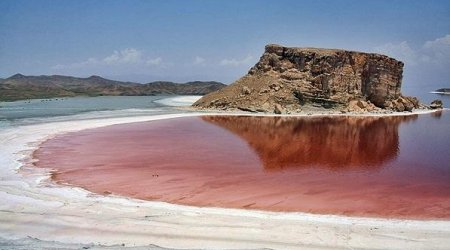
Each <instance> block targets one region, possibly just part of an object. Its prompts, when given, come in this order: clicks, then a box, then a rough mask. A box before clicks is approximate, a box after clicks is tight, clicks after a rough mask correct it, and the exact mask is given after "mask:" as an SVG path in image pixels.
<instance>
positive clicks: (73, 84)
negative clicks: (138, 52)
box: [0, 74, 226, 101]
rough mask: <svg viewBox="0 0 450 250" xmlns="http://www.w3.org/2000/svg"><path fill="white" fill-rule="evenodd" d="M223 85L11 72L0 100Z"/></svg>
mask: <svg viewBox="0 0 450 250" xmlns="http://www.w3.org/2000/svg"><path fill="white" fill-rule="evenodd" d="M225 86H226V85H225V84H223V83H219V82H200V81H196V82H187V83H173V82H162V81H159V82H151V83H147V84H140V83H134V82H121V81H114V80H109V79H105V78H102V77H100V76H91V77H87V78H79V77H72V76H60V75H52V76H46V75H43V76H24V75H21V74H16V75H13V76H11V77H9V78H6V79H1V80H0V101H15V100H22V99H36V98H52V97H66V96H80V95H84V96H102V95H104V96H145V95H157V94H174V95H205V94H208V93H210V92H213V91H216V90H219V89H221V88H223V87H225Z"/></svg>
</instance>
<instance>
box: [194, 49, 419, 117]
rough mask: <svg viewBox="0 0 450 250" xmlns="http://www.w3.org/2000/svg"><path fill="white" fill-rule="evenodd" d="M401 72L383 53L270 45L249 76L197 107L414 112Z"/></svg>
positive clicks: (414, 104) (415, 104) (416, 104)
mask: <svg viewBox="0 0 450 250" xmlns="http://www.w3.org/2000/svg"><path fill="white" fill-rule="evenodd" d="M402 73H403V63H402V62H400V61H398V60H395V59H393V58H390V57H388V56H384V55H380V54H373V53H362V52H355V51H346V50H338V49H317V48H288V47H283V46H280V45H273V44H271V45H267V46H266V47H265V52H264V54H263V55H262V56H261V58H260V60H259V62H258V63H257V64H256V65H255V66H253V67H252V68H251V69H250V71H249V72H248V74H247V75H245V76H244V77H242V78H241V79H239V80H237V81H236V82H234V83H233V84H231V85H229V86H228V87H226V88H223V89H221V90H219V91H216V92H213V93H210V94H208V95H206V96H204V97H203V98H201V99H200V100H199V101H197V102H196V103H194V105H193V106H194V107H197V108H203V109H221V110H233V109H240V110H246V111H255V112H256V111H260V112H275V113H283V112H299V111H301V110H302V109H304V108H306V107H314V108H323V109H336V110H341V111H345V110H346V111H376V110H382V109H391V110H394V111H405V110H407V111H411V110H412V109H414V108H418V107H419V101H418V100H417V99H416V98H412V97H403V96H402V94H401V92H400V89H401V84H402Z"/></svg>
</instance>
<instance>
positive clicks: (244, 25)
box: [0, 0, 450, 89]
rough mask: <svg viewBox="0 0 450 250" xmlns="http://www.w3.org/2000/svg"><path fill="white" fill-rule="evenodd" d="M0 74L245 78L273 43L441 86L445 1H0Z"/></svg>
mask: <svg viewBox="0 0 450 250" xmlns="http://www.w3.org/2000/svg"><path fill="white" fill-rule="evenodd" d="M0 10H1V14H0V77H1V78H6V77H9V76H11V75H13V74H15V73H22V74H25V75H44V74H45V75H52V74H63V75H73V76H81V77H87V76H90V75H100V76H103V77H106V78H111V79H116V80H126V81H137V82H143V83H144V82H150V81H155V80H170V81H177V82H186V81H192V80H216V81H221V82H224V83H231V82H233V81H234V80H236V79H238V78H239V77H241V76H243V75H244V74H246V73H247V72H248V70H249V68H250V67H251V66H253V65H254V64H255V63H256V62H257V61H258V59H259V57H260V56H261V54H262V53H263V51H264V46H265V45H266V44H269V43H277V44H281V45H286V46H294V47H323V48H341V49H349V50H358V51H364V52H377V53H383V54H387V55H389V56H392V57H394V58H396V59H399V60H402V61H403V62H405V71H404V81H403V82H404V83H403V85H404V86H405V85H407V86H408V87H409V88H411V89H412V88H432V87H434V86H444V85H445V86H447V87H450V80H449V79H450V1H433V0H427V1H414V0H402V1H399V0H391V1H383V0H378V1H376V0H371V1H369V0H367V1H364V0H355V1H353V0H341V1H338V0H334V1H332V0H328V1H327V0H325V1H312V0H311V1H299V0H297V1H288V0H284V1H283V0H281V1H280V0H278V1H274V0H273V1H264V0H260V1H255V0H246V1H220V0H214V1H213V0H211V1H206V0H204V1H201V0H197V1H190V0H184V1H181V0H179V1H173V0H168V1H167V0H165V1H162V0H161V1H151V0H145V1H140V0H129V1H117V0H109V1H106V0H105V1H100V0H77V1H68V0H60V1H46V0H39V1H33V0H30V1H24V0H1V1H0Z"/></svg>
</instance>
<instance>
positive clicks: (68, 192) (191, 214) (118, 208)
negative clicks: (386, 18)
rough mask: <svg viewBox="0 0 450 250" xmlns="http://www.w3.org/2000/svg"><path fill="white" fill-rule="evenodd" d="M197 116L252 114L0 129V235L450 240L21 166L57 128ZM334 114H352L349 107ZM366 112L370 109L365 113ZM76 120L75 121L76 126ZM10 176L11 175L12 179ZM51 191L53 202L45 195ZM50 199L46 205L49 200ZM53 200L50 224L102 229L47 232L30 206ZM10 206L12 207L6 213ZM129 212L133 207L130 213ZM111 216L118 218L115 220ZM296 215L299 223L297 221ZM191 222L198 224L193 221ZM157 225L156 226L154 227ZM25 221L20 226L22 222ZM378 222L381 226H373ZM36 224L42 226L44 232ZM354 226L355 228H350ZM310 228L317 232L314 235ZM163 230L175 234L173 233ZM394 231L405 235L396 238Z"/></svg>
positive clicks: (396, 242)
mask: <svg viewBox="0 0 450 250" xmlns="http://www.w3.org/2000/svg"><path fill="white" fill-rule="evenodd" d="M433 112H436V110H428V111H427V112H425V113H433ZM423 113H424V112H422V113H417V112H412V113H402V114H400V115H417V114H423ZM198 115H255V114H252V113H231V114H230V113H228V114H227V113H211V112H208V113H206V112H205V113H204V112H197V113H181V114H170V115H153V116H142V117H140V116H139V117H126V118H107V119H91V120H81V121H65V122H53V123H45V124H39V125H26V126H21V127H17V128H10V129H7V130H6V131H1V133H0V136H1V138H2V139H6V140H7V141H8V140H9V142H10V143H12V144H9V143H8V145H10V146H9V147H8V145H2V146H1V147H3V148H4V149H8V150H6V151H4V150H3V151H2V152H6V154H5V156H7V157H3V158H2V159H1V161H0V163H1V164H2V165H4V166H8V169H6V170H7V171H6V173H7V174H3V175H2V176H5V178H4V179H6V180H7V184H8V185H3V184H1V185H0V196H1V197H3V198H4V200H5V201H6V204H4V205H2V208H3V206H6V207H7V208H3V209H2V211H0V214H2V216H1V217H0V218H1V220H2V223H0V224H1V225H0V227H1V230H0V237H3V238H14V239H20V238H24V237H26V236H32V237H35V238H39V239H42V240H49V241H58V242H67V243H98V244H106V245H114V244H120V242H119V241H120V240H119V239H117V238H116V236H114V235H116V234H115V233H111V232H109V233H108V231H110V229H109V228H110V227H111V226H112V227H113V228H117V229H120V230H118V231H120V232H122V233H125V232H130V231H131V232H133V231H135V230H134V229H140V230H138V231H141V234H136V233H137V232H134V234H133V233H131V234H133V237H130V239H127V242H126V245H127V246H128V245H129V244H131V243H134V244H137V245H146V244H156V245H159V246H164V247H173V248H179V247H182V248H184V247H198V246H199V245H202V246H207V247H208V246H209V247H210V248H213V247H214V248H237V247H239V248H255V247H272V248H274V249H289V248H297V247H306V248H308V247H310V248H313V247H323V246H326V245H330V246H332V247H333V248H334V247H335V248H349V247H364V246H367V245H370V246H371V247H376V246H379V247H382V248H384V247H385V246H386V245H385V243H384V242H385V241H386V240H387V239H389V241H392V245H391V246H390V247H391V248H392V249H402V248H405V247H420V248H434V249H439V248H442V249H443V248H445V246H448V244H450V237H449V236H450V221H441V220H423V221H422V220H400V219H383V218H371V217H369V218H365V217H346V216H338V215H317V214H307V213H299V212H289V213H285V212H268V211H261V210H242V209H231V208H211V207H191V206H183V205H176V204H169V203H165V202H155V201H141V200H136V199H131V198H126V197H118V196H103V195H98V194H93V193H90V192H88V191H86V190H83V189H81V188H78V187H71V186H62V185H58V184H55V183H52V181H51V180H50V175H49V172H50V171H51V170H48V169H47V170H44V169H37V168H34V169H33V168H32V167H30V166H29V165H27V164H25V165H27V166H23V162H24V160H25V162H28V164H30V163H32V161H33V159H32V158H31V157H30V156H31V154H32V153H33V152H34V150H35V149H36V146H39V145H40V142H42V141H44V140H46V139H48V138H51V137H52V136H55V135H57V134H62V133H67V132H74V131H79V130H83V129H88V128H94V127H102V126H108V125H114V124H125V123H132V122H139V121H149V120H159V119H171V118H178V117H186V116H198ZM257 115H258V114H257ZM266 115H272V114H266ZM323 115H325V116H327V115H329V114H314V115H307V114H305V115H303V116H306V117H307V116H323ZM335 115H341V116H349V115H351V114H348V113H347V114H335ZM385 115H397V114H383V115H380V114H376V116H385ZM272 116H273V115H272ZM277 116H299V115H277ZM300 116H302V115H300ZM358 116H361V115H358ZM362 116H366V114H364V115H362ZM371 116H373V115H371ZM75 125H77V126H78V127H77V128H75ZM14 143H15V144H14ZM2 154H4V153H2ZM12 166H13V167H12ZM1 171H2V172H5V169H2V170H1ZM8 179H11V180H10V181H9V182H8ZM2 182H5V180H2ZM22 189H25V190H22ZM49 197H50V202H48V198H49ZM30 199H31V200H30ZM46 200H47V201H46ZM8 201H11V204H13V206H12V207H13V208H14V207H17V206H18V207H22V209H20V212H17V214H16V212H15V211H16V210H15V209H12V208H9V209H8V206H9V205H11V204H10V203H9V202H8ZM32 201H36V202H37V204H39V205H40V206H41V207H39V206H37V207H29V206H27V204H28V203H30V202H31V204H33V202H32ZM43 201H44V202H43ZM45 203H49V204H47V205H46V204H45ZM74 204H75V205H74ZM87 205H89V206H87ZM48 206H50V207H52V208H53V209H57V210H56V211H52V212H53V213H54V214H53V216H51V218H50V220H51V221H52V222H53V223H54V225H53V227H56V228H60V227H61V222H60V221H63V222H67V221H68V220H69V221H72V220H71V219H68V218H67V216H69V218H74V217H73V216H75V217H76V218H77V219H76V220H80V222H78V221H77V224H83V225H84V227H87V228H90V230H94V232H95V231H98V232H102V233H100V234H99V235H95V233H94V235H92V233H90V235H86V233H83V232H81V230H83V229H81V230H80V229H78V230H76V228H75V229H71V230H69V231H71V235H70V236H69V235H68V233H67V232H66V233H62V234H56V235H53V236H50V235H52V234H51V233H49V232H52V231H53V230H55V229H54V228H53V230H52V229H51V227H52V223H49V224H50V225H45V226H42V225H41V226H39V225H40V224H39V223H42V222H40V221H41V220H40V218H41V217H42V216H39V213H36V211H34V213H30V211H33V210H40V211H41V212H44V214H46V213H51V212H45V211H47V210H48ZM42 208H45V209H42ZM83 208H84V209H87V212H86V211H85V212H83V210H80V209H83ZM93 208H97V209H98V210H97V209H95V210H93ZM5 210H6V211H10V212H5ZM29 210H30V211H29ZM60 210H63V211H60ZM122 210H125V211H122ZM24 211H25V212H27V211H28V213H24ZM97 211H101V216H99V217H101V218H97V215H98V212H97ZM130 211H132V212H131V213H130ZM86 213H87V214H86ZM123 213H126V214H127V216H123V215H122V216H120V214H123ZM155 213H156V215H155ZM80 214H81V217H80ZM117 214H119V216H117ZM145 214H151V215H145ZM92 215H94V216H92ZM138 215H141V216H138ZM22 216H24V217H27V218H28V221H29V220H31V221H35V222H36V224H37V225H35V224H33V225H29V226H28V227H29V228H27V226H25V225H22V224H23V223H21V221H22V222H23V219H24V218H21V217H22ZM147 216H150V217H147ZM30 217H32V218H30ZM46 217H47V216H46ZM116 217H118V218H121V219H124V220H125V221H126V222H127V223H125V221H122V222H121V223H119V224H118V225H117V221H115V219H113V220H112V221H110V220H111V219H112V218H116ZM199 217H200V219H199ZM161 219H162V220H163V221H164V222H163V225H161V221H160V220H161ZM25 221H27V219H25ZM81 221H83V222H84V223H82V222H81ZM85 221H91V222H92V221H96V222H97V226H94V227H93V228H92V225H91V224H90V223H86V222H85ZM114 221H115V222H116V223H114ZM292 222H298V223H295V225H293V223H292ZM111 223H112V225H111ZM261 223H262V224H261ZM267 223H269V224H270V225H271V226H269V225H268V224H267ZM46 224H48V222H46ZM63 224H64V223H63ZM69 224H70V223H69ZM69 224H67V225H66V226H68V225H69ZM14 225H16V232H11V233H5V226H6V228H10V227H11V226H14ZM164 225H172V226H171V227H173V228H172V229H171V228H170V227H169V228H167V226H164ZM193 225H196V226H194V228H193ZM208 225H209V226H208ZM211 225H213V228H214V230H212V231H214V232H211ZM264 225H265V226H264ZM155 226H156V227H157V228H158V230H155ZM21 227H23V228H22V229H21ZM374 227H376V228H377V229H373V228H374ZM81 228H83V227H81ZM249 228H253V230H254V232H249V231H248V230H249ZM371 228H372V229H371ZM38 230H42V231H44V232H39V231H38ZM149 230H150V231H149ZM180 230H181V231H180ZM296 230H298V231H296ZM336 230H337V231H336ZM63 231H64V230H63ZM142 231H146V232H148V234H142ZM155 231H158V232H160V234H161V235H160V236H153V237H149V235H156V234H155ZM349 231H352V232H351V233H349ZM6 232H8V230H6ZM289 232H290V233H289ZM300 232H303V233H304V234H305V235H308V236H307V237H306V238H305V239H302V240H300V241H299V239H298V236H299V233H300ZM311 232H314V233H313V234H311ZM338 232H340V233H338ZM400 232H403V233H400ZM46 233H47V234H46ZM255 233H256V234H255ZM192 234H194V235H192ZM346 234H349V235H352V236H353V237H355V238H356V239H358V240H353V239H352V240H349V239H347V240H345V239H343V238H342V237H343V235H346ZM166 235H178V236H177V238H176V239H174V238H171V237H169V236H166ZM195 235H196V236H195ZM219 235H222V237H219ZM302 235H303V234H302ZM380 235H383V236H380ZM386 235H388V236H386ZM396 235H397V236H398V235H402V236H401V237H397V236H396ZM421 235H422V236H423V235H427V239H423V237H422V236H421ZM20 236H22V237H20ZM224 236H226V238H227V239H226V240H224V239H223V237H224ZM72 237H73V238H72ZM273 237H275V238H276V239H278V240H276V241H271V240H267V239H272V238H273ZM417 237H419V238H421V240H420V241H416V239H417ZM167 238H171V240H167ZM321 238H326V239H327V240H325V243H324V240H323V239H322V240H319V239H321ZM100 239H101V240H100ZM180 239H181V240H180ZM437 239H440V240H437ZM443 239H445V240H443ZM294 242H295V243H294ZM297 244H298V245H297Z"/></svg>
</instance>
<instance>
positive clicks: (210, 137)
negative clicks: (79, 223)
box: [34, 113, 450, 219]
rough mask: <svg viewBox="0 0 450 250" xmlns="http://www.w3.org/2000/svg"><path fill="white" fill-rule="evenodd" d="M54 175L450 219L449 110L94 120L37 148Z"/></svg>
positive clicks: (152, 196)
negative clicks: (94, 124)
mask: <svg viewBox="0 0 450 250" xmlns="http://www.w3.org/2000/svg"><path fill="white" fill-rule="evenodd" d="M34 156H35V158H37V159H38V160H39V161H38V162H37V163H36V165H37V166H38V167H46V168H52V169H54V171H53V179H54V180H55V181H57V182H59V183H65V184H70V185H76V186H80V187H83V188H86V189H87V190H90V191H92V192H96V193H100V194H110V193H113V194H117V195H123V196H130V197H134V198H139V199H146V200H157V201H166V202H170V203H177V204H187V205H196V206H213V207H232V208H247V209H263V210H271V211H301V212H310V213H318V214H340V215H352V216H376V217H390V218H391V217H396V218H414V219H430V218H432V219H449V218H450V113H441V114H440V115H437V114H434V115H421V116H403V117H384V118H379V117H378V118H376V117H318V118H312V117H307V118H281V117H246V116H204V117H190V118H177V119H169V120H160V121H149V122H141V123H133V124H124V125H113V126H109V127H103V128H97V129H89V130H84V131H79V132H74V133H69V134H64V135H60V136H57V137H56V138H54V139H51V140H48V141H46V142H44V143H43V144H42V145H41V147H40V148H39V149H38V150H36V152H35V154H34Z"/></svg>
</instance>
